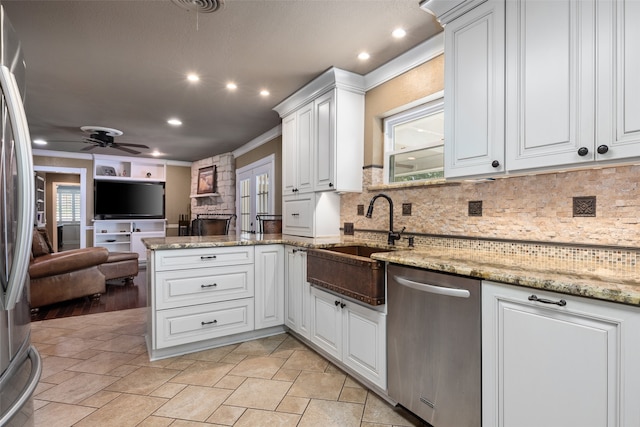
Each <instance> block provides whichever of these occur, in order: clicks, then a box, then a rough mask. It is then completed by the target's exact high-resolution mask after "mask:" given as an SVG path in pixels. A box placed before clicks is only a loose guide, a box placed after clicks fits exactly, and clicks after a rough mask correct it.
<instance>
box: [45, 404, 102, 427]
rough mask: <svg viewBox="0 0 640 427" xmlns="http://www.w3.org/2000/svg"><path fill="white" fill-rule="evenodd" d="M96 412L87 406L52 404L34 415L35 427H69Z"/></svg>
mask: <svg viewBox="0 0 640 427" xmlns="http://www.w3.org/2000/svg"><path fill="white" fill-rule="evenodd" d="M93 411H95V409H94V408H87V407H86V406H77V405H66V404H64V403H50V404H48V405H46V406H44V407H42V408H40V409H38V410H36V411H35V413H34V417H33V418H34V425H35V427H40V426H42V427H68V426H72V425H74V424H75V423H77V422H78V421H80V420H82V419H83V418H84V417H86V416H88V415H89V414H91V413H92V412H93Z"/></svg>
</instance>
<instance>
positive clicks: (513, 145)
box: [505, 0, 596, 170]
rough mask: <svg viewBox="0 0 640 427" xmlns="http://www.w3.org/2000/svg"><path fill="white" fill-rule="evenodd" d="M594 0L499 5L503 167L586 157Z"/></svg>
mask: <svg viewBox="0 0 640 427" xmlns="http://www.w3.org/2000/svg"><path fill="white" fill-rule="evenodd" d="M594 13H595V0H581V1H575V0H554V1H533V0H509V1H507V3H506V58H507V64H506V128H505V131H506V140H507V141H508V143H507V167H508V169H509V170H522V169H534V168H543V167H548V166H555V165H569V164H577V163H584V162H589V161H593V160H594V159H595V157H594V152H595V150H594V144H595V142H594V119H595V62H594V61H595V57H594V53H595V32H596V28H595V17H594V16H595V15H594Z"/></svg>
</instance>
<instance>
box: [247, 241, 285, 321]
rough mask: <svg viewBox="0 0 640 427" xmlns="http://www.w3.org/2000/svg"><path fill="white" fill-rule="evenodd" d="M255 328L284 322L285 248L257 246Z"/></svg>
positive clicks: (279, 246) (280, 246)
mask: <svg viewBox="0 0 640 427" xmlns="http://www.w3.org/2000/svg"><path fill="white" fill-rule="evenodd" d="M254 256H255V258H254V259H255V302H254V304H255V311H256V312H255V328H256V329H262V328H268V327H271V326H278V325H282V324H284V248H283V247H282V245H266V246H261V245H257V246H256V247H255V255H254Z"/></svg>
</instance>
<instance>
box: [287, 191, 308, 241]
mask: <svg viewBox="0 0 640 427" xmlns="http://www.w3.org/2000/svg"><path fill="white" fill-rule="evenodd" d="M282 219H283V221H282V231H283V233H285V234H294V235H300V236H312V235H313V200H312V199H311V198H310V197H305V198H300V199H298V198H296V199H291V200H284V201H283V203H282Z"/></svg>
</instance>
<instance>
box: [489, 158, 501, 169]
mask: <svg viewBox="0 0 640 427" xmlns="http://www.w3.org/2000/svg"><path fill="white" fill-rule="evenodd" d="M491 166H493V167H494V168H497V167H498V166H500V162H499V161H497V160H494V161H493V162H491Z"/></svg>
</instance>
